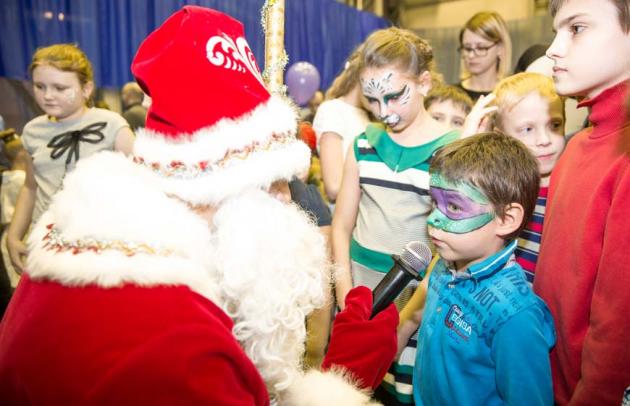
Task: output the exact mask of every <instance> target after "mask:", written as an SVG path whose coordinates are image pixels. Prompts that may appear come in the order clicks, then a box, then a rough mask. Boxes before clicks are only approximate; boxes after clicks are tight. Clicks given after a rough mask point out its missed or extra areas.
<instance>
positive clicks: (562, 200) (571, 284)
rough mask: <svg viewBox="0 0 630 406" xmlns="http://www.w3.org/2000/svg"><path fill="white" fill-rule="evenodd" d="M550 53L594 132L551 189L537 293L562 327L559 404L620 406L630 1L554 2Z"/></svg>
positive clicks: (625, 376) (627, 337)
mask: <svg viewBox="0 0 630 406" xmlns="http://www.w3.org/2000/svg"><path fill="white" fill-rule="evenodd" d="M550 8H551V14H552V16H553V17H554V20H553V28H554V30H555V31H556V36H555V39H554V40H553V43H552V44H551V46H550V47H549V49H548V50H547V56H549V57H550V58H551V59H552V60H553V61H554V67H553V81H554V83H555V85H556V90H557V92H558V94H560V95H562V96H583V97H585V100H583V101H582V102H581V103H580V107H588V108H590V111H591V112H590V116H589V121H590V122H591V123H592V124H593V127H592V128H587V129H585V130H583V131H581V132H579V133H578V134H577V135H575V136H574V137H573V138H572V139H571V142H569V143H568V145H567V148H566V150H565V152H564V153H563V155H562V157H561V158H560V160H559V162H558V165H557V167H556V168H555V169H554V172H553V174H552V176H551V182H550V185H549V203H548V204H547V219H546V221H545V233H544V236H543V239H542V244H541V247H540V256H539V258H538V264H537V268H536V279H535V281H534V290H535V291H536V292H537V293H538V294H539V295H540V296H541V297H542V298H543V299H544V300H545V301H546V302H547V303H548V304H549V307H550V309H551V312H552V314H553V315H554V318H555V319H556V320H557V321H558V343H557V345H556V347H555V349H554V351H553V352H552V354H551V365H552V371H553V379H554V392H555V398H556V402H557V404H560V405H564V404H574V405H577V404H580V405H586V404H588V405H613V404H615V405H618V404H620V403H621V401H622V398H623V395H624V390H625V389H626V387H627V386H628V384H629V383H630V346H628V343H630V321H628V320H629V319H628V314H627V313H628V309H630V295H628V286H630V251H629V250H628V248H627V242H628V236H629V235H630V216H628V202H629V201H630V122H629V120H628V115H627V113H626V107H625V100H626V99H627V97H628V80H629V79H630V1H628V0H551V2H550Z"/></svg>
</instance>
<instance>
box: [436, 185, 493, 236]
mask: <svg viewBox="0 0 630 406" xmlns="http://www.w3.org/2000/svg"><path fill="white" fill-rule="evenodd" d="M429 193H430V194H431V198H432V199H433V202H434V204H435V207H434V210H433V211H432V212H431V214H430V215H429V218H428V219H427V224H428V225H429V226H431V227H433V228H438V229H441V230H444V231H446V232H449V233H455V234H465V233H469V232H471V231H474V230H477V229H479V228H481V227H483V226H485V225H486V224H488V223H489V222H490V221H492V220H493V219H494V217H495V216H494V213H493V212H492V208H491V206H490V201H489V200H488V198H487V197H486V195H485V194H484V193H483V192H482V191H480V190H479V189H478V188H476V187H475V186H473V185H471V184H470V183H468V182H459V183H454V182H449V181H448V179H445V178H444V177H442V176H441V175H440V174H439V173H433V174H431V180H430V189H429Z"/></svg>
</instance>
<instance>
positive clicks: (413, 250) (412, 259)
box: [400, 241, 433, 272]
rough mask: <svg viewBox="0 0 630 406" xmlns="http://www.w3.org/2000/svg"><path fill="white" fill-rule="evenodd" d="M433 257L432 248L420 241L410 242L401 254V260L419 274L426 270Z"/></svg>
mask: <svg viewBox="0 0 630 406" xmlns="http://www.w3.org/2000/svg"><path fill="white" fill-rule="evenodd" d="M432 257H433V255H432V254H431V248H429V246H428V245H426V244H424V243H422V242H420V241H410V242H408V243H407V245H405V248H404V249H403V251H402V254H400V259H401V260H403V261H404V262H405V263H407V264H408V265H409V266H410V267H411V269H413V270H415V271H417V272H420V271H422V270H424V269H426V267H427V266H429V263H431V258H432Z"/></svg>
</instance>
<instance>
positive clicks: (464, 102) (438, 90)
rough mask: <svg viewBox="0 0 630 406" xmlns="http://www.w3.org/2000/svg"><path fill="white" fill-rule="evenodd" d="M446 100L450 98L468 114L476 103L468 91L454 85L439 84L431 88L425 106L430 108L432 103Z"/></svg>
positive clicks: (425, 99)
mask: <svg viewBox="0 0 630 406" xmlns="http://www.w3.org/2000/svg"><path fill="white" fill-rule="evenodd" d="M446 100H450V101H451V102H452V103H453V104H454V105H455V106H457V107H460V108H461V109H462V110H464V112H465V113H466V114H468V113H470V110H472V107H473V104H474V102H473V101H472V99H471V98H470V96H468V93H466V92H464V91H463V90H462V89H460V88H459V87H457V86H453V85H439V86H436V87H434V88H433V89H431V91H430V92H429V94H427V97H425V98H424V108H425V109H428V108H429V106H431V104H433V103H435V102H438V103H439V102H443V101H446Z"/></svg>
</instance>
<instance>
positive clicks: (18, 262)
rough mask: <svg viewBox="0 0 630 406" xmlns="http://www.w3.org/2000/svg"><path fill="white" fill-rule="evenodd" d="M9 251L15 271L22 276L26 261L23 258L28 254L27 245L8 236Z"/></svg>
mask: <svg viewBox="0 0 630 406" xmlns="http://www.w3.org/2000/svg"><path fill="white" fill-rule="evenodd" d="M7 249H8V251H9V258H10V259H11V263H12V264H13V266H14V267H15V271H16V272H17V273H19V274H21V273H22V272H24V261H23V259H22V257H25V256H26V254H27V249H26V244H24V243H23V242H22V241H21V240H18V239H15V238H11V237H9V236H7Z"/></svg>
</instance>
